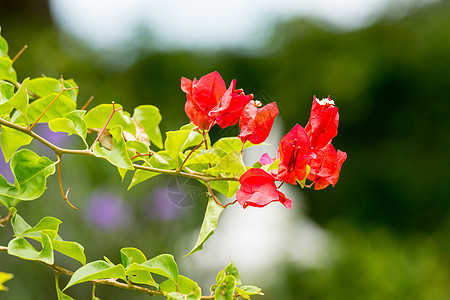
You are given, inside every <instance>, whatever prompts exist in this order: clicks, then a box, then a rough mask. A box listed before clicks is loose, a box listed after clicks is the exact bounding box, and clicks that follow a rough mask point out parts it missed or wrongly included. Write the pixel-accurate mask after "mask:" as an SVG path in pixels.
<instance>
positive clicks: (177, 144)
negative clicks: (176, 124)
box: [165, 129, 203, 158]
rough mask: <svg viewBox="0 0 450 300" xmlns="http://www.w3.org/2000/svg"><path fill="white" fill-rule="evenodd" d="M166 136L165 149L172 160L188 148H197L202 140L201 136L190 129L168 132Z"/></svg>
mask: <svg viewBox="0 0 450 300" xmlns="http://www.w3.org/2000/svg"><path fill="white" fill-rule="evenodd" d="M166 135H167V138H166V142H165V148H166V150H167V153H168V154H169V155H170V156H171V157H173V158H177V157H178V153H180V152H183V151H184V150H185V149H187V148H189V147H193V146H197V145H198V144H199V143H200V142H201V141H202V140H203V136H202V135H201V134H200V133H199V132H197V131H195V130H191V129H188V130H177V131H168V132H166Z"/></svg>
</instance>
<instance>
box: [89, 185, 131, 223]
mask: <svg viewBox="0 0 450 300" xmlns="http://www.w3.org/2000/svg"><path fill="white" fill-rule="evenodd" d="M85 217H86V220H87V221H88V222H89V223H91V224H94V225H96V226H97V227H100V228H102V229H107V230H117V229H121V228H124V227H127V226H128V225H129V224H130V222H131V211H130V208H129V206H128V205H126V204H125V203H124V202H123V200H122V199H120V198H119V197H117V196H116V195H114V194H112V193H111V192H97V193H94V194H93V195H92V197H91V199H90V201H89V204H88V207H87V208H86V210H85Z"/></svg>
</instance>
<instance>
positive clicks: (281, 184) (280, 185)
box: [277, 181, 284, 189]
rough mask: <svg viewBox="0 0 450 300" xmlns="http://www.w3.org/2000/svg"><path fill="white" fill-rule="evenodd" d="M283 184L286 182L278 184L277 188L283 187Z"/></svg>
mask: <svg viewBox="0 0 450 300" xmlns="http://www.w3.org/2000/svg"><path fill="white" fill-rule="evenodd" d="M283 184H284V181H282V182H281V183H280V184H279V185H278V186H277V189H279V188H280V187H282V186H283Z"/></svg>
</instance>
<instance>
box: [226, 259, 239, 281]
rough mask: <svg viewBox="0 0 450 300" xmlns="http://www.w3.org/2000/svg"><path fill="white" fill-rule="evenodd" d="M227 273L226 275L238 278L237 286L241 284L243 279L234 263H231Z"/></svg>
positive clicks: (227, 267)
mask: <svg viewBox="0 0 450 300" xmlns="http://www.w3.org/2000/svg"><path fill="white" fill-rule="evenodd" d="M225 273H226V275H232V276H233V277H234V278H236V284H237V285H240V284H241V277H240V276H239V272H238V269H237V267H236V265H235V264H234V263H233V262H230V264H229V265H228V266H226V267H225Z"/></svg>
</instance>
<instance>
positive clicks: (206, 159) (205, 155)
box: [185, 148, 227, 166]
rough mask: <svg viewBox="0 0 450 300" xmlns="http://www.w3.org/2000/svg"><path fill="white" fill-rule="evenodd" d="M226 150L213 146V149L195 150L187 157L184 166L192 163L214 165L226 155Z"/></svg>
mask: <svg viewBox="0 0 450 300" xmlns="http://www.w3.org/2000/svg"><path fill="white" fill-rule="evenodd" d="M226 154H227V153H226V152H225V151H223V150H221V149H219V148H213V149H208V150H206V149H201V150H196V151H195V152H194V153H192V155H191V156H190V157H189V159H188V160H187V161H186V164H185V165H186V166H189V165H192V164H208V163H209V164H211V165H215V164H217V163H218V162H219V160H220V159H221V158H223V157H224V156H226Z"/></svg>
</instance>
